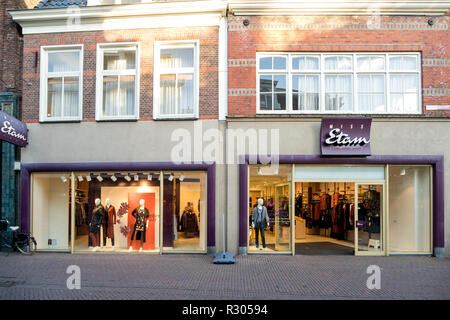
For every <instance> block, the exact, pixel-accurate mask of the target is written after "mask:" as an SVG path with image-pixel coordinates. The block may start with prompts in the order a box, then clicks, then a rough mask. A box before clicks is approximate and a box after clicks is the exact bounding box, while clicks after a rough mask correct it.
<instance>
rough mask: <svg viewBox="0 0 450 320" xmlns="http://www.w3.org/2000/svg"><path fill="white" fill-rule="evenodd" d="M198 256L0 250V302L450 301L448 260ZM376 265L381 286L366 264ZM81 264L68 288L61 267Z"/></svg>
mask: <svg viewBox="0 0 450 320" xmlns="http://www.w3.org/2000/svg"><path fill="white" fill-rule="evenodd" d="M212 259H213V258H212V257H210V256H202V255H161V256H160V255H123V254H118V255H108V254H104V255H90V254H84V255H70V254H56V253H55V254H44V253H39V254H35V255H34V256H30V257H29V256H23V255H18V254H10V255H9V256H5V253H2V252H0V299H2V300H4V299H89V300H92V299H108V300H110V299H121V300H122V299H140V300H142V299H227V300H229V299H450V259H435V258H422V257H354V256H345V257H344V256H295V257H291V256H269V255H266V256H254V255H253V256H238V257H237V259H236V260H237V261H236V264H234V265H214V264H212ZM372 264H375V265H378V266H380V267H381V270H382V271H381V289H380V290H369V289H367V288H366V280H367V277H368V276H369V275H368V274H366V269H367V267H368V266H369V265H372ZM69 265H78V266H79V267H80V268H81V290H68V289H67V287H66V279H67V277H68V276H69V275H67V274H66V268H67V267H68V266H69Z"/></svg>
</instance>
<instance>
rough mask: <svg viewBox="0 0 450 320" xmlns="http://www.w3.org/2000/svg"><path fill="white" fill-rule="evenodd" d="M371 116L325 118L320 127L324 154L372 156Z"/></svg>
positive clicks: (322, 152)
mask: <svg viewBox="0 0 450 320" xmlns="http://www.w3.org/2000/svg"><path fill="white" fill-rule="evenodd" d="M371 125H372V119H371V118H323V119H322V125H321V127H320V151H321V154H322V156H346V157H353V156H370V154H371V152H370V127H371Z"/></svg>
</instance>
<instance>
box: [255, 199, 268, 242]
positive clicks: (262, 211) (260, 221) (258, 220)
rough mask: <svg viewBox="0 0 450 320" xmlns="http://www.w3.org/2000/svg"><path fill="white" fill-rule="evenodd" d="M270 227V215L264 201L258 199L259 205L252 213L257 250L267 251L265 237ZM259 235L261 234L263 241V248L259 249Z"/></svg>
mask: <svg viewBox="0 0 450 320" xmlns="http://www.w3.org/2000/svg"><path fill="white" fill-rule="evenodd" d="M268 226H269V215H268V214H267V208H266V207H265V206H264V200H263V199H262V198H259V199H258V205H257V206H256V207H255V208H254V209H253V212H252V227H253V229H255V237H256V239H255V243H256V249H258V250H263V249H264V250H266V237H265V235H264V229H265V228H267V227H268ZM259 233H261V240H262V245H263V248H260V247H259V239H258V238H259Z"/></svg>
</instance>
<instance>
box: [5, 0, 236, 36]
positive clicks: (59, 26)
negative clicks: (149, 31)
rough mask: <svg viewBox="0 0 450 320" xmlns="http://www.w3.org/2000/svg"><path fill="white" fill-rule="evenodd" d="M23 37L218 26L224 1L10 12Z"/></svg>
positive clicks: (225, 5)
mask: <svg viewBox="0 0 450 320" xmlns="http://www.w3.org/2000/svg"><path fill="white" fill-rule="evenodd" d="M8 12H9V13H10V14H11V16H12V18H13V20H14V21H15V22H17V23H18V24H19V25H20V26H21V27H22V32H23V34H38V33H60V32H77V31H97V30H123V29H145V28H168V27H194V26H199V27H201V26H219V25H220V19H221V18H222V17H224V16H226V13H227V2H226V1H224V0H211V1H207V0H201V1H173V2H172V1H171V2H150V3H140V4H124V5H92V6H87V7H68V8H53V9H48V8H46V9H25V10H9V11H8Z"/></svg>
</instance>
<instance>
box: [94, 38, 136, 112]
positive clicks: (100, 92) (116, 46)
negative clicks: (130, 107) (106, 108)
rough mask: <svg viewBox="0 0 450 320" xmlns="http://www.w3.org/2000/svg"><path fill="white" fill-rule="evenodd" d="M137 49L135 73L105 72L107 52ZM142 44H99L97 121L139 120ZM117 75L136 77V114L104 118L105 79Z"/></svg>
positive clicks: (122, 71) (121, 71)
mask: <svg viewBox="0 0 450 320" xmlns="http://www.w3.org/2000/svg"><path fill="white" fill-rule="evenodd" d="M132 47H134V48H135V52H136V54H135V64H136V66H135V73H134V74H131V73H130V72H129V71H127V70H119V71H117V70H103V61H104V52H105V50H111V49H113V50H114V49H116V50H121V49H124V48H125V49H129V48H132ZM140 69H141V68H140V43H139V42H108V43H97V72H96V99H95V120H96V121H124V120H125V121H126V120H139V100H140ZM115 75H134V76H135V78H134V81H135V84H134V85H135V88H134V89H135V93H134V114H133V115H118V116H104V115H103V77H104V76H115Z"/></svg>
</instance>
